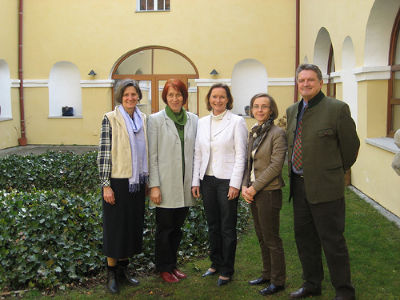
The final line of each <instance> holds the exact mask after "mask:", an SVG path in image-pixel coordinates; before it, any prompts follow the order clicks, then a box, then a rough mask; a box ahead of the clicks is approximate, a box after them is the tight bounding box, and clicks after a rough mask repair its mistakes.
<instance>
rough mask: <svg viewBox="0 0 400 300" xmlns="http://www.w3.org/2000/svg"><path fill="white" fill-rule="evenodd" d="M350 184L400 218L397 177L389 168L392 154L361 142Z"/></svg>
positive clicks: (399, 189) (399, 190)
mask: <svg viewBox="0 0 400 300" xmlns="http://www.w3.org/2000/svg"><path fill="white" fill-rule="evenodd" d="M359 153H360V154H359V156H358V159H357V162H356V163H355V165H354V166H353V167H352V169H351V172H352V174H351V175H352V176H351V183H352V185H353V186H355V187H356V188H357V189H359V190H360V191H362V192H363V193H364V194H366V195H367V196H369V197H370V198H372V199H374V200H375V201H377V202H378V203H379V204H380V205H382V206H383V207H385V208H386V209H388V210H389V211H391V212H392V213H394V214H396V215H397V216H400V202H399V195H400V186H399V176H398V175H397V174H396V173H395V171H394V170H393V169H392V168H391V164H392V161H393V157H394V153H392V152H388V151H385V150H382V149H380V148H377V147H375V146H371V145H368V144H366V143H365V142H363V141H362V142H361V148H360V152H359Z"/></svg>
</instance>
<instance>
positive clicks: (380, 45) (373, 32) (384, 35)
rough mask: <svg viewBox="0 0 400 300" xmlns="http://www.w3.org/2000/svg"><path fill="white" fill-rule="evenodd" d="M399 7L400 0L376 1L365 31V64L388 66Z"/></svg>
mask: <svg viewBox="0 0 400 300" xmlns="http://www.w3.org/2000/svg"><path fill="white" fill-rule="evenodd" d="M399 8H400V1H398V0H376V1H375V2H374V5H373V6H372V8H371V12H370V14H369V17H368V22H367V29H366V31H365V50H364V66H387V64H388V60H389V48H390V36H391V33H392V27H393V23H394V21H395V19H396V14H397V11H398V10H399Z"/></svg>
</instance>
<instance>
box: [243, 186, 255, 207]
mask: <svg viewBox="0 0 400 300" xmlns="http://www.w3.org/2000/svg"><path fill="white" fill-rule="evenodd" d="M256 194H257V191H256V190H255V189H254V188H253V186H250V187H247V186H242V197H243V199H244V201H246V202H247V203H252V202H253V201H254V196H255V195H256Z"/></svg>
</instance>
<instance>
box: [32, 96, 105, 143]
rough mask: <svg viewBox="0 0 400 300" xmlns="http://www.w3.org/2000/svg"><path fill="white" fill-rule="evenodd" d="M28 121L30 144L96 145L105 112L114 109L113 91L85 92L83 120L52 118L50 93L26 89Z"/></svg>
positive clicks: (83, 97)
mask: <svg viewBox="0 0 400 300" xmlns="http://www.w3.org/2000/svg"><path fill="white" fill-rule="evenodd" d="M25 95H26V98H27V99H29V101H26V103H25V111H26V114H25V120H26V127H27V128H28V130H27V132H26V134H27V139H28V141H29V143H30V144H65V145H71V144H76V145H96V144H98V143H99V135H100V126H101V120H102V118H103V115H104V112H107V111H110V110H111V109H112V108H111V101H109V99H111V89H109V88H96V89H91V88H84V89H82V118H68V117H60V118H49V117H48V116H49V108H48V89H47V88H27V89H26V91H25Z"/></svg>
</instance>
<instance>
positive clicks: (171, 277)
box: [160, 272, 179, 283]
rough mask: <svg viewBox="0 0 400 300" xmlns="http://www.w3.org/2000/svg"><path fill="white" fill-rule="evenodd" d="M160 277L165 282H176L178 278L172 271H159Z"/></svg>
mask: <svg viewBox="0 0 400 300" xmlns="http://www.w3.org/2000/svg"><path fill="white" fill-rule="evenodd" d="M160 276H161V278H162V279H163V280H164V281H165V282H169V283H172V282H178V281H179V279H178V278H177V277H176V276H175V275H174V274H172V273H169V272H161V273H160Z"/></svg>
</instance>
